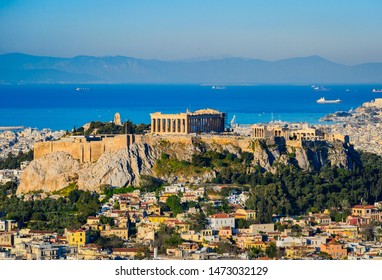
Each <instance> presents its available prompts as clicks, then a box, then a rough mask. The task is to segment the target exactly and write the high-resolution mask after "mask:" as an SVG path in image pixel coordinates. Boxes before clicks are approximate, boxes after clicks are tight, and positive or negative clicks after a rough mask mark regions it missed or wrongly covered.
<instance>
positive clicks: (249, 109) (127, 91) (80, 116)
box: [0, 85, 382, 130]
mask: <svg viewBox="0 0 382 280" xmlns="http://www.w3.org/2000/svg"><path fill="white" fill-rule="evenodd" d="M324 86H325V88H328V89H330V90H329V91H314V90H313V88H312V87H311V85H295V86H291V85H288V86H281V85H280V86H275V85H269V86H266V85H261V86H227V87H226V88H225V89H221V90H216V89H212V87H211V86H200V85H78V86H76V85H1V86H0V126H26V127H36V128H39V129H42V128H50V129H53V130H58V129H65V130H66V129H68V130H70V129H72V128H73V127H74V126H75V127H80V126H81V125H83V124H85V123H87V122H90V121H97V120H99V121H111V120H112V119H113V116H114V114H115V113H116V112H119V113H120V114H121V118H122V120H123V121H125V120H131V121H133V122H134V123H141V122H143V123H149V122H150V113H153V112H157V111H160V112H163V113H179V112H185V111H186V109H188V110H190V111H194V110H198V109H202V108H213V109H217V110H220V111H223V112H226V113H227V121H228V122H229V121H230V120H231V119H232V117H233V115H236V121H237V123H239V124H251V123H259V122H269V121H271V120H272V116H273V120H282V121H289V122H308V123H311V124H314V123H319V118H321V117H322V116H324V115H326V114H328V113H331V112H335V111H348V110H350V109H351V108H354V109H355V108H356V107H358V106H360V105H361V104H362V103H363V102H366V101H370V100H372V99H375V98H377V97H382V94H381V93H372V89H373V88H378V86H377V85H375V86H373V85H332V86H331V85H324ZM77 87H80V88H81V90H76V88H77ZM321 97H325V98H326V99H337V98H339V99H341V100H342V102H341V103H339V104H317V103H316V100H317V99H319V98H321Z"/></svg>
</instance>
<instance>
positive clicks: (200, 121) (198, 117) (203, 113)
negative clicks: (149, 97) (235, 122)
mask: <svg viewBox="0 0 382 280" xmlns="http://www.w3.org/2000/svg"><path fill="white" fill-rule="evenodd" d="M150 116H151V133H156V134H190V133H203V132H207V133H208V132H223V131H224V120H225V113H222V112H219V111H216V110H213V109H202V110H198V111H195V112H189V111H187V112H185V113H179V114H162V113H161V112H156V113H152V114H150Z"/></svg>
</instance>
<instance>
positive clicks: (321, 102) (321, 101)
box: [316, 97, 341, 104]
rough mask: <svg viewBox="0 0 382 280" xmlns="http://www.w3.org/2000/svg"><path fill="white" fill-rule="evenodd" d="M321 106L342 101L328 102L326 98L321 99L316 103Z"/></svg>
mask: <svg viewBox="0 0 382 280" xmlns="http://www.w3.org/2000/svg"><path fill="white" fill-rule="evenodd" d="M316 102H317V103H319V104H331V103H340V102H341V99H335V100H326V99H325V97H321V98H320V99H318V100H317V101H316Z"/></svg>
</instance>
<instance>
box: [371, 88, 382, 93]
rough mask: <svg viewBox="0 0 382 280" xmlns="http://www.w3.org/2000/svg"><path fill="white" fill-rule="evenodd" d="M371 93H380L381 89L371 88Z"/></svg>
mask: <svg viewBox="0 0 382 280" xmlns="http://www.w3.org/2000/svg"><path fill="white" fill-rule="evenodd" d="M371 92H382V89H376V88H373V90H372V91H371Z"/></svg>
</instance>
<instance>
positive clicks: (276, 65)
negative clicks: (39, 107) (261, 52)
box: [0, 53, 382, 85]
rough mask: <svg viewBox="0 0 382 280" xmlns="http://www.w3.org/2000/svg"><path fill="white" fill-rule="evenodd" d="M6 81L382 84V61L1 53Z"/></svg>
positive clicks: (3, 80) (0, 76) (0, 80)
mask: <svg viewBox="0 0 382 280" xmlns="http://www.w3.org/2000/svg"><path fill="white" fill-rule="evenodd" d="M0 83H180V84H181V83H199V84H224V85H227V84H290V83H308V84H311V83H312V84H313V83H382V63H368V64H360V65H355V66H347V65H343V64H338V63H334V62H331V61H329V60H326V59H324V58H322V57H319V56H309V57H299V58H290V59H284V60H278V61H264V60H258V59H244V58H234V57H225V58H216V59H193V60H183V61H160V60H149V59H136V58H132V57H125V56H105V57H94V56H76V57H73V58H60V57H45V56H32V55H26V54H20V53H11V54H4V55H0Z"/></svg>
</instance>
